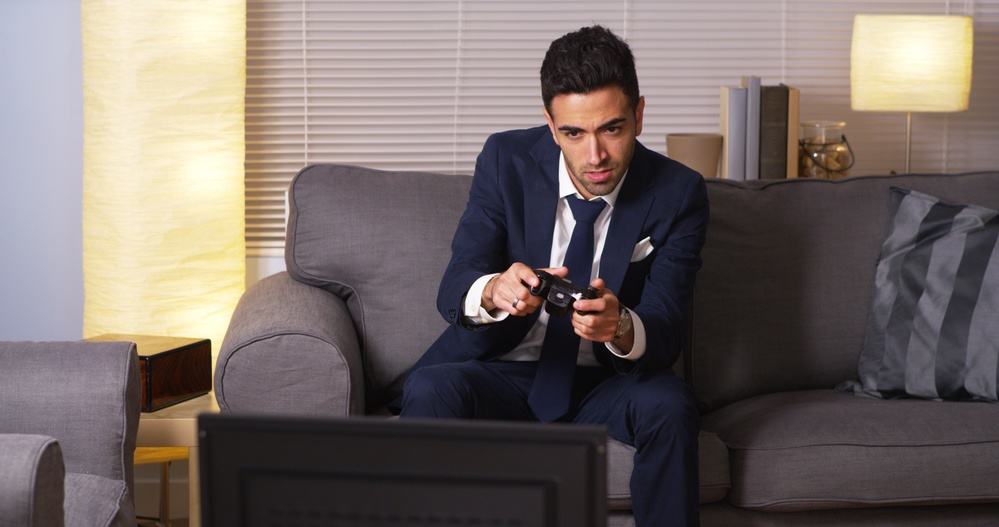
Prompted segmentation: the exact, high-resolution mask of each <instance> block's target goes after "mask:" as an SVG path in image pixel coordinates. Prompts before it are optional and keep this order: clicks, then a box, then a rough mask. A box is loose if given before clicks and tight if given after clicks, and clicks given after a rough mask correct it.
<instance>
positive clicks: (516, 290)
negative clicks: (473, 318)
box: [482, 262, 569, 317]
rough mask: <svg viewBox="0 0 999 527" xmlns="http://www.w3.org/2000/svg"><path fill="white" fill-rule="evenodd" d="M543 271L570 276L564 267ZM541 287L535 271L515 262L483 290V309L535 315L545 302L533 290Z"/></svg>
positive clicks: (520, 315)
mask: <svg viewBox="0 0 999 527" xmlns="http://www.w3.org/2000/svg"><path fill="white" fill-rule="evenodd" d="M542 271H547V272H549V273H551V274H553V275H555V276H558V277H560V278H565V277H566V276H568V275H569V268H568V267H564V266H563V267H558V268H556V269H542ZM524 284H527V285H524ZM539 285H541V280H539V279H538V277H537V276H536V275H535V274H534V269H532V268H530V267H528V266H527V265H525V264H522V263H520V262H514V263H513V265H511V266H510V268H509V269H507V270H506V271H503V273H502V274H500V275H498V276H494V277H493V278H492V279H491V280H489V283H487V284H486V287H485V289H483V290H482V307H483V308H485V310H486V311H489V312H492V311H494V310H496V309H501V310H503V311H506V312H507V313H510V314H511V315H514V316H518V317H525V316H527V315H530V314H531V313H534V312H535V311H536V310H537V309H538V308H539V307H541V304H542V303H543V302H544V300H545V299H544V298H542V297H540V296H534V295H532V294H531V288H532V287H537V286H539Z"/></svg>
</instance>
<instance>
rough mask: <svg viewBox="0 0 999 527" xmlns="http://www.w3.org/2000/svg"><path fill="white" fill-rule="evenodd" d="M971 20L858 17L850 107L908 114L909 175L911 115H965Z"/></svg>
mask: <svg viewBox="0 0 999 527" xmlns="http://www.w3.org/2000/svg"><path fill="white" fill-rule="evenodd" d="M972 42H973V29H972V21H971V17H968V16H951V15H857V16H856V17H855V18H854V20H853V43H852V46H851V50H850V107H851V108H853V109H854V110H859V111H883V112H906V119H905V171H906V173H908V172H909V166H910V159H911V150H912V112H961V111H964V110H967V109H968V96H969V94H970V92H971V53H972Z"/></svg>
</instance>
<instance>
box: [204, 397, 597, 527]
mask: <svg viewBox="0 0 999 527" xmlns="http://www.w3.org/2000/svg"><path fill="white" fill-rule="evenodd" d="M198 428H199V444H200V449H201V450H200V470H201V497H202V498H201V499H202V501H201V504H202V520H203V523H204V525H206V526H208V525H211V526H216V527H221V526H236V525H239V526H248V527H255V526H261V527H263V526H267V527H283V526H287V527H292V526H295V527H312V526H316V527H318V526H336V527H340V526H343V527H361V526H364V527H375V526H378V527H402V526H407V527H408V526H435V527H436V526H440V527H445V526H448V527H450V526H466V525H468V526H476V527H515V526H516V527H534V526H536V527H590V526H592V527H603V526H605V525H606V522H607V504H606V501H607V487H606V485H607V483H606V478H607V476H606V471H607V464H606V444H607V436H606V431H605V429H604V428H603V427H593V426H580V425H565V424H544V425H543V424H538V423H513V422H486V421H456V420H439V421H428V420H419V421H417V420H412V421H411V420H390V419H382V418H371V417H361V418H340V419H319V418H301V417H274V416H259V417H255V416H243V415H241V416H230V415H209V414H205V415H201V416H200V417H199V418H198Z"/></svg>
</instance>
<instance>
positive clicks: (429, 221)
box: [215, 165, 999, 525]
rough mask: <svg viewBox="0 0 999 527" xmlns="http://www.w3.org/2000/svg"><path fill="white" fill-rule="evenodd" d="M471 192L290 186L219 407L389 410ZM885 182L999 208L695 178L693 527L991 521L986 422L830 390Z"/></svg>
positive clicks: (390, 178)
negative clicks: (282, 239)
mask: <svg viewBox="0 0 999 527" xmlns="http://www.w3.org/2000/svg"><path fill="white" fill-rule="evenodd" d="M470 181H471V178H469V177H467V176H447V175H436V174H426V173H403V172H381V171H374V170H369V169H364V168H357V167H347V166H335V165H317V166H312V167H308V168H306V169H304V170H303V171H302V172H300V173H299V174H298V175H297V176H296V177H295V179H294V181H293V182H292V184H291V189H290V195H289V202H290V217H289V224H288V236H287V243H286V253H285V255H286V263H287V269H288V270H287V272H282V273H279V274H277V275H273V276H271V277H268V278H266V279H264V280H262V281H260V282H258V283H256V284H254V285H253V286H252V287H251V288H250V289H249V290H248V291H247V292H246V293H245V295H244V296H243V298H242V300H241V301H240V303H239V306H238V307H237V309H236V311H235V313H234V315H233V318H232V322H231V324H230V327H229V331H228V333H227V335H226V337H225V340H224V342H223V345H222V348H221V351H220V355H219V358H218V363H217V367H216V377H215V390H216V396H217V398H218V402H219V406H220V408H221V409H222V411H223V412H272V413H282V414H307V415H327V416H343V415H361V414H378V413H384V409H383V408H384V405H385V403H386V401H387V400H388V399H389V398H390V397H391V396H392V394H393V393H395V391H396V390H398V389H399V380H400V376H401V375H402V373H403V372H404V371H405V370H406V369H407V368H408V367H409V366H410V365H412V364H413V362H414V361H415V360H416V359H417V358H418V357H419V356H420V354H421V353H422V352H423V350H425V349H426V348H427V347H428V346H429V345H430V343H431V342H432V341H433V340H434V339H435V338H436V337H437V336H438V334H439V333H440V331H441V330H442V329H443V328H444V326H445V322H444V321H443V319H442V318H441V317H440V316H439V315H438V313H437V312H436V310H435V308H434V303H435V297H436V292H437V287H438V284H439V280H440V276H441V274H442V272H443V270H444V267H445V265H446V263H447V261H448V258H449V256H450V248H449V247H450V241H451V236H452V234H453V232H454V228H455V226H456V224H457V220H458V217H459V216H460V214H461V212H462V210H463V209H464V206H465V201H466V199H467V195H468V187H469V184H470ZM892 185H895V186H900V187H906V188H913V189H916V190H921V191H923V192H927V193H931V194H935V195H938V196H940V197H941V198H943V199H945V200H949V201H954V202H974V203H978V204H981V205H985V206H988V207H993V208H996V207H999V173H979V174H968V175H955V176H943V175H914V176H884V177H862V178H853V179H848V180H842V181H836V182H833V181H820V180H790V181H779V182H757V183H754V184H746V183H736V182H730V181H722V180H710V181H709V182H708V191H709V199H710V202H711V221H710V224H709V228H708V236H707V243H706V245H705V247H704V250H703V253H702V256H703V259H704V267H703V269H702V270H701V272H700V274H699V275H698V278H697V287H696V292H695V299H694V306H693V310H692V322H691V335H690V340H691V343H692V345H691V346H688V348H689V349H688V350H686V352H685V353H684V360H683V361H682V363H680V364H678V365H677V369H678V371H681V372H682V374H683V375H685V376H686V378H687V379H688V380H689V381H690V382H691V383H692V384H693V386H694V389H695V392H696V393H697V396H698V398H699V400H700V403H701V405H702V410H703V419H702V428H703V431H702V433H701V440H700V456H701V464H700V470H701V502H702V515H701V516H702V518H701V519H702V524H703V525H939V524H941V523H947V524H949V525H984V524H988V523H989V522H990V521H999V520H996V519H997V518H999V405H991V404H987V403H964V402H962V403H956V402H931V401H916V400H878V399H872V398H862V397H857V396H854V395H851V394H847V393H841V392H836V391H834V390H833V387H834V386H836V385H837V384H838V383H840V382H841V381H845V380H849V379H855V378H856V377H857V358H858V354H859V352H860V350H861V345H862V341H863V335H864V329H865V322H866V317H867V311H868V308H869V304H870V300H871V294H872V285H873V273H874V266H875V264H876V261H877V257H878V251H879V246H880V242H881V239H882V237H883V233H884V226H885V221H886V217H887V205H888V193H887V192H888V188H889V186H892ZM608 452H609V460H608V472H609V473H608V491H609V510H610V511H611V513H610V518H609V523H610V525H629V524H631V523H633V521H632V519H631V515H630V512H629V505H630V500H629V491H628V479H629V476H630V473H631V466H632V459H631V457H632V454H633V449H632V448H631V447H629V446H627V445H623V444H620V443H617V442H615V441H613V440H612V441H610V444H609V450H608Z"/></svg>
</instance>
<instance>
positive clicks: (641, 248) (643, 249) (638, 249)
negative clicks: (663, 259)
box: [631, 236, 653, 262]
mask: <svg viewBox="0 0 999 527" xmlns="http://www.w3.org/2000/svg"><path fill="white" fill-rule="evenodd" d="M652 249H653V247H652V238H651V237H649V236H646V237H645V239H644V240H642V241H640V242H638V243H636V244H635V250H633V251H631V261H632V262H637V261H640V260H644V259H645V257H646V256H648V255H650V254H652Z"/></svg>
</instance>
